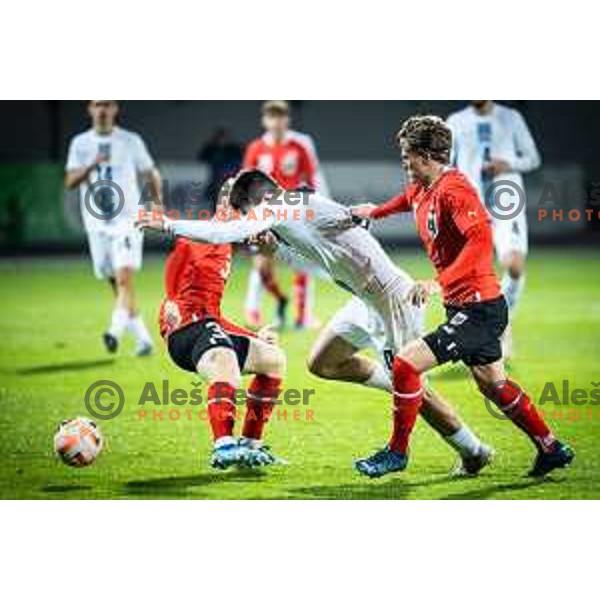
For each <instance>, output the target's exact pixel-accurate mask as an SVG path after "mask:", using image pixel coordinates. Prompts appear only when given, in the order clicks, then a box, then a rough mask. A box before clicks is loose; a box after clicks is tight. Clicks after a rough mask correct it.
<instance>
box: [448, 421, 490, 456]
mask: <svg viewBox="0 0 600 600" xmlns="http://www.w3.org/2000/svg"><path fill="white" fill-rule="evenodd" d="M444 440H445V441H446V442H447V443H448V444H449V445H450V446H452V448H454V449H455V450H456V451H457V452H458V453H459V454H460V455H461V456H462V457H463V458H465V457H469V456H475V455H476V454H478V453H479V450H480V448H481V441H480V440H479V438H478V437H477V436H476V435H475V434H474V433H473V432H472V431H471V430H470V429H469V428H468V427H467V426H466V425H463V426H462V427H461V428H460V429H459V430H458V431H457V432H456V433H453V434H452V435H448V436H444Z"/></svg>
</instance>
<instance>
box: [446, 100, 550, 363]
mask: <svg viewBox="0 0 600 600" xmlns="http://www.w3.org/2000/svg"><path fill="white" fill-rule="evenodd" d="M448 125H450V127H451V128H452V133H453V162H454V164H455V165H456V167H457V168H458V169H459V170H461V171H462V172H463V173H465V175H467V176H468V177H469V179H470V180H471V182H472V183H473V184H474V185H475V188H476V189H477V190H478V191H479V195H480V197H481V199H482V202H484V203H486V204H488V206H489V203H495V207H494V206H492V208H491V210H489V212H490V214H491V216H492V225H493V234H494V245H495V249H496V256H497V257H498V260H499V261H500V263H501V266H502V271H503V276H502V293H503V294H504V297H505V298H506V301H507V303H508V306H509V308H510V309H514V308H515V306H516V304H517V302H518V300H519V297H520V296H521V294H522V292H523V288H524V286H525V259H526V256H527V249H528V242H527V211H526V209H525V207H524V206H523V208H522V210H520V212H518V214H516V215H514V216H511V215H510V213H507V214H506V215H505V216H506V217H510V218H504V219H502V218H499V217H498V216H497V215H500V216H502V211H503V207H502V206H503V205H506V206H507V207H508V206H509V204H508V201H507V199H506V198H505V199H502V198H501V197H499V195H498V194H500V193H501V188H500V184H499V182H500V181H508V182H511V183H512V184H514V185H515V186H518V189H513V190H512V192H510V193H511V195H512V196H513V197H512V198H510V203H513V202H515V203H516V202H517V200H518V197H517V194H518V191H519V189H520V190H522V193H523V194H524V193H525V190H524V184H523V177H522V174H523V173H527V172H529V171H533V170H534V169H537V168H538V167H539V166H540V164H541V160H540V155H539V152H538V150H537V147H536V144H535V141H534V139H533V137H532V135H531V133H530V131H529V129H528V127H527V124H526V123H525V119H524V118H523V116H522V115H521V114H520V113H519V112H518V111H516V110H514V109H512V108H509V107H508V106H503V105H502V104H498V103H496V102H493V101H491V100H473V101H472V102H471V104H470V105H469V106H468V107H466V108H464V109H463V110H461V111H458V112H456V113H454V114H452V115H450V116H449V117H448ZM494 183H498V189H497V190H495V189H494V187H495V186H494ZM507 334H508V338H507V339H506V342H507V344H506V345H505V351H506V353H507V354H510V353H511V346H512V344H511V340H510V330H509V329H507Z"/></svg>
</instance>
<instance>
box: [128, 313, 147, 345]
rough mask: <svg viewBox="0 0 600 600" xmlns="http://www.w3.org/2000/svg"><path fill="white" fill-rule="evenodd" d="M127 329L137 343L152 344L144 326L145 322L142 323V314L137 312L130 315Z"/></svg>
mask: <svg viewBox="0 0 600 600" xmlns="http://www.w3.org/2000/svg"><path fill="white" fill-rule="evenodd" d="M128 329H129V331H130V333H132V334H133V336H134V337H135V339H136V342H137V344H138V345H140V346H152V337H151V336H150V333H149V332H148V329H147V328H146V324H145V323H144V319H142V315H140V314H137V315H135V317H130V318H129V322H128Z"/></svg>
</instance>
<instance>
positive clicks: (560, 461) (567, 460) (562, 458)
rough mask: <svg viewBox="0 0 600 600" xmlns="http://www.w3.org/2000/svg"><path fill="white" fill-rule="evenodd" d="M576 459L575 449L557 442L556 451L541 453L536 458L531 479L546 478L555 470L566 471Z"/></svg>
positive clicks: (530, 475)
mask: <svg viewBox="0 0 600 600" xmlns="http://www.w3.org/2000/svg"><path fill="white" fill-rule="evenodd" d="M574 458H575V452H574V451H573V448H571V447H570V446H567V444H563V443H562V442H556V445H555V448H554V450H552V451H551V452H540V453H539V454H538V455H537V456H536V457H535V461H534V463H533V467H532V469H531V471H529V477H544V475H548V473H550V472H551V471H554V469H564V468H565V467H568V466H569V465H570V464H571V463H572V462H573V459H574Z"/></svg>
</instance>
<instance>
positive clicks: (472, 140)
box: [448, 103, 541, 200]
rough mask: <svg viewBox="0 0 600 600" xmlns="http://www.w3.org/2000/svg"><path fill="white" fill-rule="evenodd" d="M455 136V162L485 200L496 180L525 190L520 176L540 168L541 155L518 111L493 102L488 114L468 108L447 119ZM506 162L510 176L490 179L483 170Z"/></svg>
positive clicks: (506, 174) (507, 174)
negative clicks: (489, 163) (495, 161)
mask: <svg viewBox="0 0 600 600" xmlns="http://www.w3.org/2000/svg"><path fill="white" fill-rule="evenodd" d="M448 125H449V126H450V127H451V129H452V135H453V148H452V154H453V163H454V164H455V165H456V167H457V168H458V169H459V170H460V171H462V172H463V173H464V174H465V175H467V177H468V178H469V179H470V180H471V182H472V183H473V185H474V186H475V188H476V189H477V190H478V191H479V194H480V196H481V198H482V200H484V199H485V192H486V190H488V189H489V187H490V185H492V184H493V183H494V181H498V180H503V179H504V180H508V181H512V182H514V183H515V184H517V185H518V186H520V187H521V188H523V178H522V176H521V173H526V172H528V171H532V170H533V169H537V168H538V167H539V166H540V164H541V160H540V155H539V152H538V149H537V147H536V145H535V141H534V139H533V137H532V136H531V133H530V132H529V129H528V127H527V124H526V123H525V119H524V118H523V116H522V115H521V113H519V112H518V111H516V110H514V109H512V108H509V107H508V106H503V105H501V104H496V103H493V105H492V111H491V113H490V114H489V115H479V114H478V113H477V111H476V110H475V108H474V107H473V106H468V107H466V108H464V109H463V110H460V111H458V112H456V113H454V114H452V115H450V116H449V117H448ZM492 159H501V160H505V161H507V162H508V163H509V165H510V166H511V170H510V172H508V173H502V174H501V175H498V176H497V177H496V178H494V179H489V178H488V177H487V176H486V175H485V174H484V173H483V171H482V167H483V164H484V162H487V161H489V160H492Z"/></svg>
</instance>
